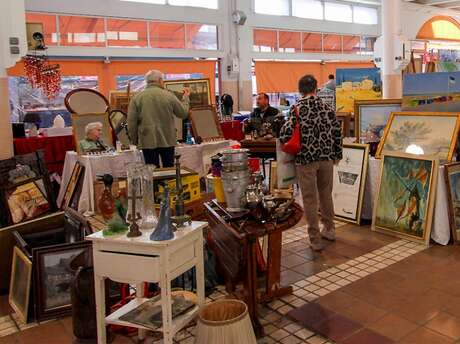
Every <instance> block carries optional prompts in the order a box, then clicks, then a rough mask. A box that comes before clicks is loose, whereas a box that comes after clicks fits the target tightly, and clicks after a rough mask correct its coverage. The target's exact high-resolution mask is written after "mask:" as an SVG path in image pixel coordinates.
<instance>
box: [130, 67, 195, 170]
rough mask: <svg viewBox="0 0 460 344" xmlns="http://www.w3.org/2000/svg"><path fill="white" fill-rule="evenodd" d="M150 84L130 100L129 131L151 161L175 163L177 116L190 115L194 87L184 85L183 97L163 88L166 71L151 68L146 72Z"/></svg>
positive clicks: (164, 164)
mask: <svg viewBox="0 0 460 344" xmlns="http://www.w3.org/2000/svg"><path fill="white" fill-rule="evenodd" d="M145 81H146V82H147V86H146V88H145V90H144V91H142V92H140V93H139V94H137V95H135V96H134V97H133V99H132V100H131V102H130V103H129V109H128V131H129V136H130V139H131V143H132V144H135V145H137V147H138V148H139V149H142V152H143V154H144V159H145V162H146V163H147V164H153V165H155V166H157V167H160V158H161V163H162V166H163V167H173V166H174V151H175V148H174V147H175V145H176V142H177V138H176V127H175V121H174V117H178V118H181V119H185V118H187V117H188V111H189V105H190V99H189V95H190V91H189V89H187V88H186V89H184V94H183V96H182V100H181V101H180V100H179V99H177V97H176V96H175V95H174V94H173V93H172V92H170V91H168V90H165V89H164V88H163V74H162V73H161V72H160V71H158V70H151V71H149V72H148V73H147V74H146V75H145Z"/></svg>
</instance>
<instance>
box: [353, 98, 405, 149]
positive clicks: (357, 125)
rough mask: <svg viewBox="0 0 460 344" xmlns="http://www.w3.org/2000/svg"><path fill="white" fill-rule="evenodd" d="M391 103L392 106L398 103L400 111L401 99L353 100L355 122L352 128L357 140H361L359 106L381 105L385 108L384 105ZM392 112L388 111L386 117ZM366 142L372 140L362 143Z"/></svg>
mask: <svg viewBox="0 0 460 344" xmlns="http://www.w3.org/2000/svg"><path fill="white" fill-rule="evenodd" d="M392 105H394V106H398V105H399V110H398V111H401V105H402V99H373V100H355V103H354V107H355V110H354V124H355V128H354V129H355V137H356V141H357V142H361V129H362V128H361V120H362V116H361V108H362V107H382V108H385V107H388V106H392ZM392 112H395V111H390V112H389V113H388V119H389V118H390V115H391V113H392ZM386 122H387V121H386ZM386 124H387V123H385V125H386ZM385 125H384V126H383V128H385ZM383 128H382V129H383ZM376 141H377V140H376ZM378 141H380V137H379V140H378ZM367 142H372V141H366V142H363V143H367Z"/></svg>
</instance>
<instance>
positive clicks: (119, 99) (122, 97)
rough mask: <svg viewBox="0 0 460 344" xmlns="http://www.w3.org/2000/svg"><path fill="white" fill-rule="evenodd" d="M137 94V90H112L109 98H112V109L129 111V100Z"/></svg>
mask: <svg viewBox="0 0 460 344" xmlns="http://www.w3.org/2000/svg"><path fill="white" fill-rule="evenodd" d="M136 94H137V92H134V93H132V92H127V91H110V93H109V99H110V109H111V110H112V111H113V110H121V111H122V112H124V113H125V114H127V113H128V108H129V102H130V101H131V99H133V97H134V96H135V95H136Z"/></svg>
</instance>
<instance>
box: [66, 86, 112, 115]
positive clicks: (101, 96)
mask: <svg viewBox="0 0 460 344" xmlns="http://www.w3.org/2000/svg"><path fill="white" fill-rule="evenodd" d="M78 92H90V93H94V94H96V95H98V96H99V97H100V98H102V100H103V101H104V102H105V104H106V108H105V110H104V111H103V112H106V111H107V110H108V109H109V101H108V100H107V98H106V97H105V96H104V95H103V94H102V93H100V92H99V91H96V90H93V89H91V88H76V89H74V90H72V91H70V92H68V93H67V94H66V95H65V98H64V104H65V107H66V108H67V110H68V111H69V112H70V113H73V114H81V113H79V112H76V111H75V110H74V109H73V108H72V106H71V105H70V98H71V97H72V96H73V95H74V94H75V93H78ZM91 113H97V112H95V111H91Z"/></svg>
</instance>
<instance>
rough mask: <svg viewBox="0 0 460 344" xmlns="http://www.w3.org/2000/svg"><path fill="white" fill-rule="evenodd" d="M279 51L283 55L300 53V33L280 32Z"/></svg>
mask: <svg viewBox="0 0 460 344" xmlns="http://www.w3.org/2000/svg"><path fill="white" fill-rule="evenodd" d="M278 35H279V47H278V51H279V52H281V53H300V52H301V45H300V36H301V33H300V32H292V31H280V32H279V33H278Z"/></svg>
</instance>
